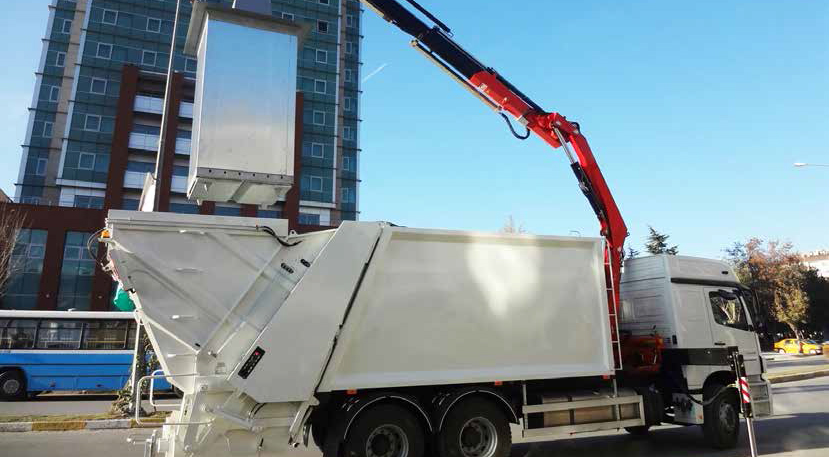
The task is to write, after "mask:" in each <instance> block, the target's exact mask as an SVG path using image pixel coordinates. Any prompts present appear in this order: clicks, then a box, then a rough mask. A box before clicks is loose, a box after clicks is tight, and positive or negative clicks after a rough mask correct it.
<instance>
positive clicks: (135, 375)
mask: <svg viewBox="0 0 830 457" xmlns="http://www.w3.org/2000/svg"><path fill="white" fill-rule="evenodd" d="M143 327H144V326H143V325H141V322H140V321H139V320H138V319H136V320H135V348H134V350H133V366H132V370H131V373H130V390H131V391H132V393H133V404H135V396H136V395H141V391H140V390H136V387H137V385H138V380H139V379H141V376H144V374H143V373H139V372H138V367H139V363H138V360H139V357H145V355H144V350H143V349H144V348H143V347H142V345H141V340H142V339H143V338H142V332H143V331H144V330H143ZM127 332H129V329H127Z"/></svg>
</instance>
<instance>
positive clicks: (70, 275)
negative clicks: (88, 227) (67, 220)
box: [57, 231, 98, 310]
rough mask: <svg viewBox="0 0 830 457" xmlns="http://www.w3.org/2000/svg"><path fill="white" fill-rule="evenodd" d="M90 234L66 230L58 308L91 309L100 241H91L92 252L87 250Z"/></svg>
mask: <svg viewBox="0 0 830 457" xmlns="http://www.w3.org/2000/svg"><path fill="white" fill-rule="evenodd" d="M90 235H91V234H90V233H85V232H72V231H69V232H66V239H65V241H64V248H63V263H62V264H61V276H60V286H59V288H58V308H57V309H58V310H67V309H73V308H74V309H77V310H88V309H89V302H90V299H91V297H92V277H93V275H94V274H95V256H96V255H97V252H98V243H91V245H90V248H91V249H92V252H91V253H90V252H88V251H87V247H86V242H87V240H88V239H89V237H90Z"/></svg>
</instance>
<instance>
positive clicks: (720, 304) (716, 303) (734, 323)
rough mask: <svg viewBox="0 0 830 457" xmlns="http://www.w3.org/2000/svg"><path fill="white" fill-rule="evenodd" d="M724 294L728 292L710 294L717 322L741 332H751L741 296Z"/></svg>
mask: <svg viewBox="0 0 830 457" xmlns="http://www.w3.org/2000/svg"><path fill="white" fill-rule="evenodd" d="M722 292H726V291H717V292H709V302H710V303H711V305H712V316H713V317H714V318H715V322H717V323H718V324H720V325H725V326H727V327H733V328H736V329H739V330H749V322H748V321H747V315H746V312H745V310H744V305H743V302H742V301H741V299H740V298H739V297H740V296H739V295H737V294H730V293H722ZM729 292H732V291H729Z"/></svg>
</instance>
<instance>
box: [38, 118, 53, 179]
mask: <svg viewBox="0 0 830 457" xmlns="http://www.w3.org/2000/svg"><path fill="white" fill-rule="evenodd" d="M54 126H55V125H54V124H53V123H51V122H48V121H47V122H44V123H43V136H44V137H45V138H52V128H54ZM40 176H44V175H40Z"/></svg>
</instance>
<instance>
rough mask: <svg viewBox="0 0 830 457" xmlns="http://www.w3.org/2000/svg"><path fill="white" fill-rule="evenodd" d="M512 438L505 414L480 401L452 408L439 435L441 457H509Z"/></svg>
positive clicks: (482, 400)
mask: <svg viewBox="0 0 830 457" xmlns="http://www.w3.org/2000/svg"><path fill="white" fill-rule="evenodd" d="M511 441H512V437H511V436H510V424H509V423H508V421H507V417H506V416H505V415H504V412H503V411H502V410H501V408H499V407H498V406H497V405H495V404H494V403H493V402H491V401H488V400H484V399H481V398H476V397H472V398H468V399H465V400H461V401H460V402H458V404H457V405H455V406H453V407H452V409H451V410H450V412H449V413H448V414H447V417H446V419H445V420H444V426H443V427H442V428H441V431H440V432H439V433H438V455H439V456H440V457H507V456H508V455H510V446H511V444H512V443H511Z"/></svg>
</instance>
